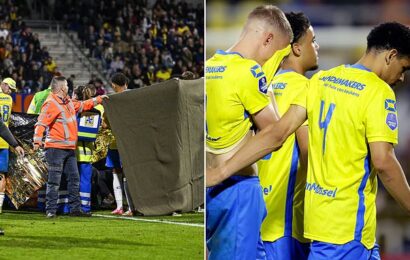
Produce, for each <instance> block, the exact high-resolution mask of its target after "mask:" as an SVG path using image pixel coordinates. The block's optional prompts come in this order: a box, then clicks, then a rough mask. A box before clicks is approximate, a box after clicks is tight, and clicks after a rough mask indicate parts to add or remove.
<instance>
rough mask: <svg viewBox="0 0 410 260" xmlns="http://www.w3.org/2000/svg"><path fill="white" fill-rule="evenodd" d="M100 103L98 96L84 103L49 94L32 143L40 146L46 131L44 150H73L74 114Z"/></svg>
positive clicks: (74, 139)
mask: <svg viewBox="0 0 410 260" xmlns="http://www.w3.org/2000/svg"><path fill="white" fill-rule="evenodd" d="M101 103H102V98H101V97H100V96H98V97H96V98H92V99H88V100H85V101H77V100H71V99H69V98H66V99H65V100H62V99H61V98H60V97H58V96H57V95H55V94H53V93H50V95H49V96H48V98H47V99H46V101H45V102H44V104H43V106H42V107H41V112H40V115H39V117H38V119H37V123H36V126H35V130H34V138H33V141H34V143H35V144H39V145H41V143H42V138H43V134H44V131H46V130H47V131H46V140H45V145H44V147H45V148H59V149H73V150H74V149H75V147H76V143H77V136H78V129H77V119H76V114H77V113H81V112H82V111H87V110H90V109H92V108H93V107H94V106H96V105H97V104H101Z"/></svg>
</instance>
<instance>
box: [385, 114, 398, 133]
mask: <svg viewBox="0 0 410 260" xmlns="http://www.w3.org/2000/svg"><path fill="white" fill-rule="evenodd" d="M386 124H387V126H388V127H389V128H390V129H391V130H395V129H396V128H397V116H396V114H395V113H388V114H387V117H386Z"/></svg>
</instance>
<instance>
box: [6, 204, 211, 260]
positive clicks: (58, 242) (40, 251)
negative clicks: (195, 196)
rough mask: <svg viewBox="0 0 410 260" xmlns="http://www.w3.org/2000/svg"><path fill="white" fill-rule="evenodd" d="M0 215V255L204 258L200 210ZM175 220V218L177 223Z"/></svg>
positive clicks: (96, 257) (79, 257)
mask: <svg viewBox="0 0 410 260" xmlns="http://www.w3.org/2000/svg"><path fill="white" fill-rule="evenodd" d="M93 214H94V216H93V217H91V218H78V217H69V216H59V217H57V218H56V219H46V218H45V215H44V214H42V213H38V212H26V211H18V212H17V211H7V210H6V211H5V212H3V214H0V227H1V228H2V229H3V230H4V231H5V235H4V236H0V259H58V260H61V259H76V260H77V259H201V260H202V259H204V224H203V223H204V220H203V218H204V214H203V213H186V214H182V216H179V217H172V216H166V217H134V220H129V219H115V218H104V217H97V216H95V215H103V216H107V217H108V216H110V213H109V211H96V212H93ZM176 223H179V225H178V224H176Z"/></svg>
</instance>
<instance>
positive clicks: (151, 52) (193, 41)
mask: <svg viewBox="0 0 410 260" xmlns="http://www.w3.org/2000/svg"><path fill="white" fill-rule="evenodd" d="M67 7H69V9H68V10H67ZM54 10H55V12H54V17H55V18H56V19H61V20H62V22H63V23H64V25H65V26H66V28H67V29H70V30H75V31H77V32H78V37H79V39H80V40H81V44H82V45H83V46H85V47H86V48H87V49H88V53H89V56H90V57H92V58H95V59H97V60H100V61H101V63H102V67H103V72H104V73H106V76H107V77H110V76H111V75H112V74H113V73H115V72H123V73H124V74H125V75H126V76H127V77H128V78H130V84H129V88H138V87H142V86H147V85H151V84H153V83H155V82H159V81H163V80H167V79H169V78H171V77H174V76H176V77H178V76H181V75H182V74H183V73H184V72H186V71H190V72H192V73H193V74H194V78H198V77H202V76H203V68H204V36H203V35H204V9H203V5H202V4H201V5H200V6H193V4H192V3H190V4H188V3H187V2H185V1H165V0H158V1H157V2H156V3H155V4H154V5H153V7H152V8H148V3H147V1H126V0H124V1H107V0H104V1H76V0H62V1H56V3H55V7H54Z"/></svg>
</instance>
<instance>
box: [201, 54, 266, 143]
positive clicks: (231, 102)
mask: <svg viewBox="0 0 410 260" xmlns="http://www.w3.org/2000/svg"><path fill="white" fill-rule="evenodd" d="M205 75H206V142H207V146H208V147H209V148H212V149H226V148H229V147H232V146H233V145H235V144H237V143H238V142H240V141H241V140H242V139H243V138H244V137H245V135H246V134H247V133H248V132H249V129H250V127H251V126H252V123H251V120H250V118H249V116H250V115H251V114H254V113H256V112H258V111H260V110H261V109H263V108H264V107H266V106H267V105H268V104H269V98H268V96H267V95H266V93H267V84H266V78H265V75H264V73H263V72H262V68H261V67H260V66H259V65H258V64H257V63H256V62H255V61H253V60H249V59H246V58H243V57H242V56H241V55H240V54H239V53H236V52H224V51H217V53H216V54H215V55H214V56H213V57H212V58H211V59H209V60H208V61H207V63H206V71H205Z"/></svg>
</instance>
